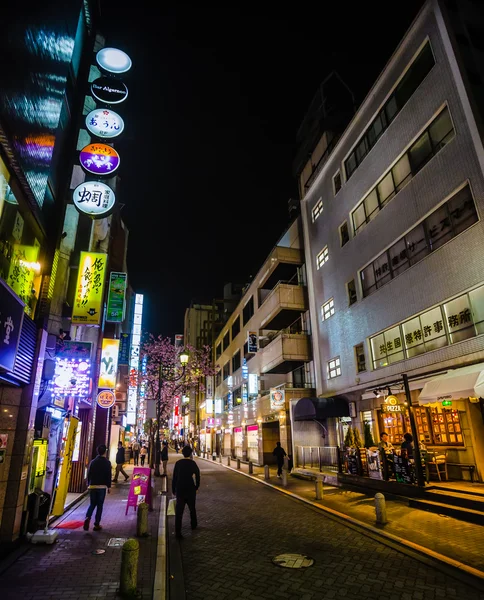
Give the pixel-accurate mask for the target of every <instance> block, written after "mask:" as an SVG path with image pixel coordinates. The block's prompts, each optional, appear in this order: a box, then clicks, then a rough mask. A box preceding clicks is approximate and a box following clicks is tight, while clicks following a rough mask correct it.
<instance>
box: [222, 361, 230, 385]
mask: <svg viewBox="0 0 484 600" xmlns="http://www.w3.org/2000/svg"><path fill="white" fill-rule="evenodd" d="M229 375H230V361H227V362H226V363H225V364H224V370H223V376H224V381H225V380H226V379H227V378H228V376H229Z"/></svg>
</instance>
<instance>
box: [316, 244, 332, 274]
mask: <svg viewBox="0 0 484 600" xmlns="http://www.w3.org/2000/svg"><path fill="white" fill-rule="evenodd" d="M328 259H329V250H328V246H325V247H324V248H323V249H322V250H321V252H320V253H319V254H318V256H317V257H316V266H317V268H318V269H320V268H321V267H322V266H323V265H324V263H325V262H327V261H328Z"/></svg>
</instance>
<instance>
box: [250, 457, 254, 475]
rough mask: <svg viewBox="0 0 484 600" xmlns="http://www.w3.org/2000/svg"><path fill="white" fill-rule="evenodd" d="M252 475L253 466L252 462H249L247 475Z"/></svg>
mask: <svg viewBox="0 0 484 600" xmlns="http://www.w3.org/2000/svg"><path fill="white" fill-rule="evenodd" d="M253 473H254V465H253V464H252V461H251V460H249V475H253Z"/></svg>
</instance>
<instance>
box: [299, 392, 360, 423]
mask: <svg viewBox="0 0 484 600" xmlns="http://www.w3.org/2000/svg"><path fill="white" fill-rule="evenodd" d="M349 416H350V411H349V406H348V402H347V400H346V398H345V397H344V396H334V397H332V398H301V399H300V400H299V401H298V402H297V404H296V406H295V407H294V413H293V420H294V421H313V420H314V419H316V420H318V421H319V420H321V419H327V418H328V417H349Z"/></svg>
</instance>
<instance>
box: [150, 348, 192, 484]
mask: <svg viewBox="0 0 484 600" xmlns="http://www.w3.org/2000/svg"><path fill="white" fill-rule="evenodd" d="M178 357H179V359H180V365H181V368H182V372H181V373H180V374H179V375H177V374H176V371H175V367H173V366H171V367H165V366H164V365H163V362H160V371H159V379H158V402H157V403H156V423H157V424H156V453H155V477H161V473H160V457H161V442H160V425H161V423H160V421H161V390H162V387H163V384H164V383H165V382H170V383H175V382H176V381H180V379H182V378H183V377H184V376H185V370H186V367H187V364H188V360H189V359H190V354H189V353H188V352H187V351H186V350H182V351H181V352H180V354H179V356H178Z"/></svg>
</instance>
